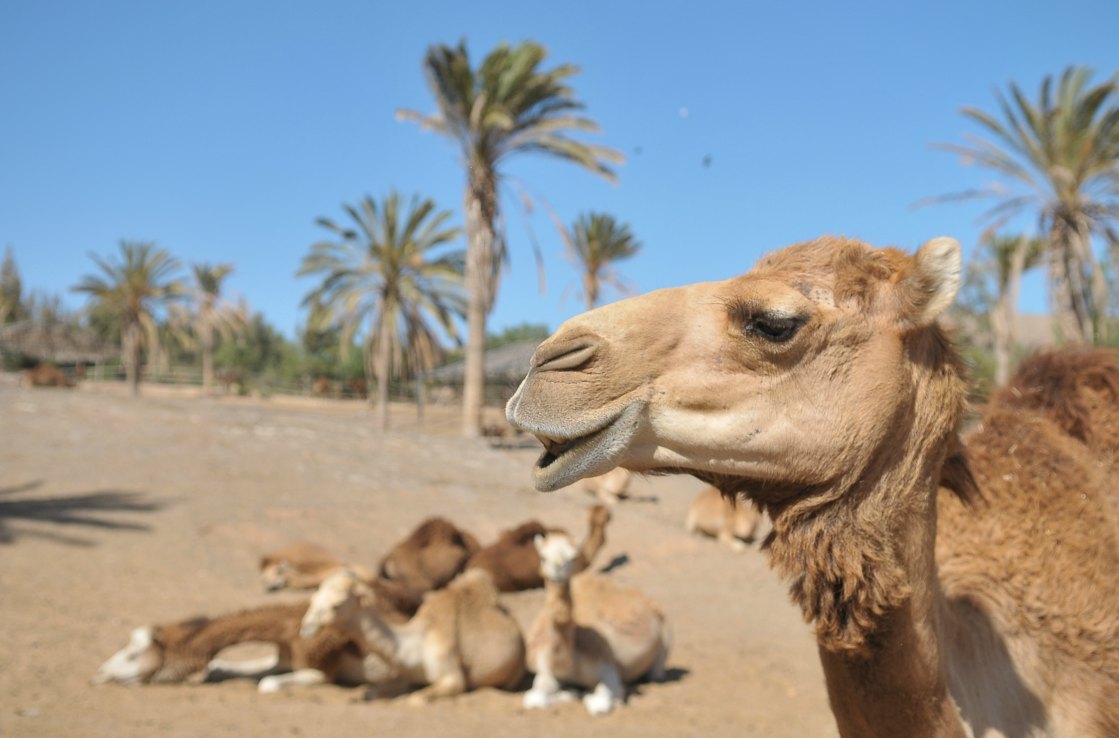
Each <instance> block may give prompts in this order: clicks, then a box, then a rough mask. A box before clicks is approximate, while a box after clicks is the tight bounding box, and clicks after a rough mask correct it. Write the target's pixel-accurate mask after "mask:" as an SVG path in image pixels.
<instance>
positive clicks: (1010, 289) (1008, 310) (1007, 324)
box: [991, 238, 1026, 387]
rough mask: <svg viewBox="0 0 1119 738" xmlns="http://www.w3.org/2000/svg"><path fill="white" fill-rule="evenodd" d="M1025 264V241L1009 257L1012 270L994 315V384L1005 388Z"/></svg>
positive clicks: (1000, 293) (992, 323) (1001, 286)
mask: <svg viewBox="0 0 1119 738" xmlns="http://www.w3.org/2000/svg"><path fill="white" fill-rule="evenodd" d="M1025 262H1026V239H1025V238H1022V239H1019V241H1018V244H1017V245H1016V246H1015V247H1014V251H1013V252H1012V253H1011V254H1010V265H1009V266H1010V268H1009V270H1008V271H1007V274H1006V282H1005V284H1000V285H999V296H998V301H997V303H996V304H995V309H994V311H992V313H991V332H992V333H993V334H994V339H995V341H994V343H995V347H994V348H995V350H994V353H995V384H996V385H998V386H1000V387H1001V386H1002V385H1004V384H1006V382H1007V380H1009V379H1010V362H1011V353H1012V352H1013V350H1014V347H1015V345H1016V344H1017V340H1016V338H1017V336H1016V335H1015V320H1016V318H1017V314H1018V298H1019V295H1020V293H1021V289H1022V271H1023V270H1024V268H1025Z"/></svg>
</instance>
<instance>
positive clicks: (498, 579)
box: [466, 505, 610, 592]
mask: <svg viewBox="0 0 1119 738" xmlns="http://www.w3.org/2000/svg"><path fill="white" fill-rule="evenodd" d="M609 522H610V510H609V509H608V508H607V507H606V506H605V505H594V506H592V507H591V508H590V511H589V514H588V521H587V537H586V538H584V539H583V542H582V544H580V546H579V551H578V555H577V557H576V560H575V572H576V573H577V572H581V571H583V570H585V569H586V568H587V567H588V566H590V565H591V562H592V561H594V557H595V556H596V555H598V552H599V551H600V550H601V549H602V547H603V545H605V543H606V525H607V523H609ZM556 532H560V533H562V532H564V531H562V530H561V529H559V528H546V527H545V526H544V524H543V523H541V522H540V521H538V520H530V521H528V522H526V523H521V524H520V525H518V526H517V527H516V528H513V529H511V530H507V531H505V532H504V533H502V534H501V536H500V537H499V538H498V539H497V541H495V542H494V543H492V544H490V545H489V546H486V547H485V548H483V549H482V550H480V551H479V552H478V553H476V554H474V556H473V557H471V559H470V561H469V562H468V563H467V565H466V568H467V569H483V570H485V571H487V572H489V574H490V576H491V577H492V578H493V581H494V584H495V585H496V586H497V589H498V590H499V591H501V592H520V591H522V590H526V589H537V588H539V587H543V586H544V578H543V577H542V576H541V574H540V554H539V553H538V552H537V550H536V546H535V545H533V541H534V540H535V539H536V537H537V536H545V535H548V534H549V533H556Z"/></svg>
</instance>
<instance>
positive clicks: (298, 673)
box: [93, 602, 365, 691]
mask: <svg viewBox="0 0 1119 738" xmlns="http://www.w3.org/2000/svg"><path fill="white" fill-rule="evenodd" d="M306 611H307V603H306V602H303V603H296V604H291V605H269V606H266V607H258V608H255V609H252V610H242V611H240V612H235V613H230V614H227V615H220V616H218V617H214V618H208V617H195V618H189V619H187V620H183V621H181V622H177V623H169V624H166V625H152V626H148V627H143V628H136V629H135V630H133V631H132V635H131V638H130V640H129V642H128V645H126V646H125V647H124V648H122V649H121V650H119V651H117V652H116V653H115V654H113V655H112V656H110V657H109V659H108V660H107V661H105V663H103V664H101V667H100V668H99V669H98V670H97V673H96V674H95V675H94V677H93V682H94V683H102V682H109V681H115V682H121V683H123V684H165V683H174V682H182V681H185V680H187V679H188V678H190V677H192V676H194V675H196V674H199V673H202V672H212V671H223V672H224V671H229V672H231V673H235V674H236V675H237V676H264V675H265V674H269V673H271V672H277V671H291V672H292V673H291V674H284V675H274V676H281V677H282V678H281V679H280V680H279V681H275V680H272V681H262V682H261V685H260V686H261V690H262V691H275V689H276V688H278V687H279V686H281V685H282V684H283V683H284V682H298V683H301V684H317V683H322V682H336V683H339V684H359V683H361V682H362V681H364V680H365V676H364V670H363V657H364V653H363V652H362V650H361V648H360V647H359V645H358V643H357V642H356V641H355V640H354V639H353V638H351V637H349V636H347V635H346V634H345V633H343V632H342V631H340V630H339V629H337V628H330V629H324V630H323V631H321V632H319V633H317V634H316V635H315V637H314V638H309V639H306V640H305V639H303V638H300V636H299V625H300V621H301V620H302V618H303V614H304V613H305V612H306ZM249 641H262V642H267V643H274V644H276V646H277V647H278V655H277V657H276V658H274V659H266V660H265V661H266V662H267V663H264V662H251V665H250V664H247V665H245V666H243V667H241V668H237V667H235V666H232V665H229V664H223V665H222V668H215V667H211V661H212V659H213V658H214V656H216V655H217V653H218V652H219V651H221V650H222V649H224V648H228V647H229V646H233V645H236V644H238V643H246V642H249ZM209 676H210V674H209V673H207V674H206V677H204V678H208V677H209Z"/></svg>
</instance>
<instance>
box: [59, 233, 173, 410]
mask: <svg viewBox="0 0 1119 738" xmlns="http://www.w3.org/2000/svg"><path fill="white" fill-rule="evenodd" d="M89 256H90V258H91V259H93V261H94V263H95V264H97V266H98V268H99V269H100V270H101V272H102V273H101V274H88V275H86V276H84V277H83V278H82V281H81V282H79V283H78V284H77V285H76V286H74V287H73V290H74V291H75V292H85V293H88V294H89V295H90V296H91V297H92V298H93V299H94V300H95V301H96V302H97V303H98V304H99V305H100V307H101V308H102V309H103V310H105V311H107V312H109V313H111V314H112V315H115V316H116V318H117V319H118V320H119V321H120V330H121V356H122V359H123V361H124V371H125V376H126V377H127V379H128V386H129V388H130V390H131V392H132V395H133V396H136V395H138V394H140V355H141V353H142V352H143V351H145V350H146V351H147V352H148V353H149V354H150V353H151V352H153V351H156V350H158V348H159V326H158V322H157V318H158V312H159V310H160V309H161V308H162V307H164V306H166V305H169V304H171V303H172V302H173V301H175V300H177V299H179V298H181V297H182V296H183V295H185V294H186V291H187V290H186V284H185V283H184V282H183V281H182V280H181V279H180V278H179V276H178V275H177V274H176V273H177V272H178V271H179V269H180V264H179V260H178V259H176V258H175V257H173V256H171V254H169V253H168V252H167V251H165V250H164V249H160V248H156V246H155V244H154V243H150V242H146V243H140V242H134V241H121V242H120V256H121V260H120V261H113V260H111V259H102V258H101V257H99V256H97V255H96V254H90V255H89Z"/></svg>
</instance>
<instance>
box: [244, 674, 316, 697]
mask: <svg viewBox="0 0 1119 738" xmlns="http://www.w3.org/2000/svg"><path fill="white" fill-rule="evenodd" d="M326 681H327V679H326V674H324V673H323V672H321V671H319V670H318V669H297V670H295V671H293V672H291V673H289V674H273V675H272V676H266V677H264V678H263V679H261V680H260V684H258V685H256V688H257V690H259V691H260V692H262V693H264V694H275V693H276V692H280V691H282V690H284V689H286V688H288V687H291V686H300V687H311V686H314V685H316V684H325V683H326Z"/></svg>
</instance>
